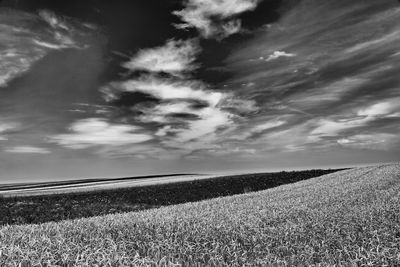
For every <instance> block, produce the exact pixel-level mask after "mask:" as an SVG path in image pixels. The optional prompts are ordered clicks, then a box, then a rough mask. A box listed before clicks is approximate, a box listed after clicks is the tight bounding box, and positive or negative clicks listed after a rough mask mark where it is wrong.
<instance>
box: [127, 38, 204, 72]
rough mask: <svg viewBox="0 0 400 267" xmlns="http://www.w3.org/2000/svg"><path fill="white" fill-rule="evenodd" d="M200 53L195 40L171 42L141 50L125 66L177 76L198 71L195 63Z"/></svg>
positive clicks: (130, 68)
mask: <svg viewBox="0 0 400 267" xmlns="http://www.w3.org/2000/svg"><path fill="white" fill-rule="evenodd" d="M199 52H200V48H199V46H198V44H197V41H196V40H194V39H190V40H185V41H183V40H169V41H167V42H166V43H165V45H162V46H159V47H154V48H148V49H143V50H140V51H139V52H138V53H137V54H136V55H135V56H134V57H132V58H131V59H130V60H129V61H128V62H125V63H124V64H123V66H124V67H125V68H127V69H129V70H132V71H136V70H145V71H149V72H165V73H168V74H171V75H175V76H177V75H181V74H182V73H189V72H190V71H193V70H194V69H196V67H197V66H196V65H195V64H194V61H195V60H196V55H197V54H198V53H199Z"/></svg>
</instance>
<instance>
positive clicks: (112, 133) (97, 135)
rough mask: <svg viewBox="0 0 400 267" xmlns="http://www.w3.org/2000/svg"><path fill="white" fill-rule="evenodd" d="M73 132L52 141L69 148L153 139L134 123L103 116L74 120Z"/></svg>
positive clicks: (54, 137) (60, 135)
mask: <svg viewBox="0 0 400 267" xmlns="http://www.w3.org/2000/svg"><path fill="white" fill-rule="evenodd" d="M70 131H71V133H68V134H59V135H55V136H52V137H50V138H51V141H52V142H55V143H58V144H59V145H62V146H64V147H67V148H72V149H82V148H90V147H101V146H111V147H116V146H124V145H131V144H136V143H142V142H145V141H149V140H151V139H152V136H151V135H149V134H147V133H146V132H145V131H144V129H142V128H141V127H138V126H134V125H128V124H118V123H110V122H107V121H106V120H105V119H101V118H88V119H82V120H79V121H76V122H74V123H73V124H72V125H71V127H70Z"/></svg>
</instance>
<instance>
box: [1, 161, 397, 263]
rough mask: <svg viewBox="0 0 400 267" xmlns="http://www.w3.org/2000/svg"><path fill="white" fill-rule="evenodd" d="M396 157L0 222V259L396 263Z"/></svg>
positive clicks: (105, 261) (3, 260)
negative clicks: (250, 189)
mask: <svg viewBox="0 0 400 267" xmlns="http://www.w3.org/2000/svg"><path fill="white" fill-rule="evenodd" d="M399 197H400V164H390V165H382V166H373V167H363V168H355V169H350V170H345V171H340V172H336V173H332V174H328V175H324V176H321V177H317V178H312V179H309V180H305V181H301V182H297V183H294V184H288V185H283V186H279V187H276V188H272V189H268V190H264V191H261V192H254V193H248V194H243V195H236V196H230V197H222V198H217V199H212V200H206V201H201V202H196V203H186V204H180V205H175V206H169V207H163V208H159V209H153V210H147V211H141V212H131V213H124V214H113V215H107V216H101V217H93V218H86V219H77V220H69V221H61V222H58V223H44V224H39V225H21V226H16V225H14V226H3V227H1V228H0V266H400V202H399Z"/></svg>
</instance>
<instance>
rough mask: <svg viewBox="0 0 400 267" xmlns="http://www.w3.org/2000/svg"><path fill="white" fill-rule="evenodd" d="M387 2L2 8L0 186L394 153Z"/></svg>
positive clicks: (395, 11) (395, 6) (36, 1)
mask: <svg viewBox="0 0 400 267" xmlns="http://www.w3.org/2000/svg"><path fill="white" fill-rule="evenodd" d="M399 21H400V3H399V1H395V0H380V1H374V0H354V1H348V0H327V1H320V0H219V1H216V0H163V1H159V0H140V1H128V0H126V1H124V0H116V1H100V0H87V1H79V0H69V1H63V0H60V1H53V0H1V1H0V183H12V182H32V181H49V180H62V179H71V178H73V179H79V178H89V177H120V176H135V175H143V174H165V173H220V172H248V171H271V170H273V171H275V170H292V169H307V168H330V167H342V166H344V167H346V166H358V165H367V164H375V163H384V162H398V161H399V160H400V135H399V130H400V75H399V72H400V23H399Z"/></svg>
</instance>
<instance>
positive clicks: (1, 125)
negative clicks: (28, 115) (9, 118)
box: [0, 122, 19, 140]
mask: <svg viewBox="0 0 400 267" xmlns="http://www.w3.org/2000/svg"><path fill="white" fill-rule="evenodd" d="M18 127H19V124H18V123H11V122H0V140H7V137H5V136H4V135H1V134H4V133H7V131H9V130H15V129H16V128H18Z"/></svg>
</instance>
